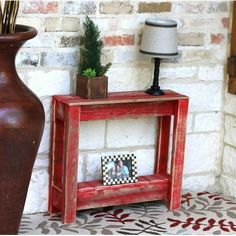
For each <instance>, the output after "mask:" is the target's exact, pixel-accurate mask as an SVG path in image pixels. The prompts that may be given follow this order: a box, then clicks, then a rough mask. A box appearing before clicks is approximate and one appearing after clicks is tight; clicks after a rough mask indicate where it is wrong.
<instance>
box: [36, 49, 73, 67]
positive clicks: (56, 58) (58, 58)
mask: <svg viewBox="0 0 236 236" xmlns="http://www.w3.org/2000/svg"><path fill="white" fill-rule="evenodd" d="M40 64H41V66H48V67H63V66H75V65H76V64H77V55H76V52H43V53H42V55H41V62H40Z"/></svg>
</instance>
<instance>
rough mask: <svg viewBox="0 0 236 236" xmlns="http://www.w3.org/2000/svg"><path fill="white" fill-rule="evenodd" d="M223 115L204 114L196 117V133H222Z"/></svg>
mask: <svg viewBox="0 0 236 236" xmlns="http://www.w3.org/2000/svg"><path fill="white" fill-rule="evenodd" d="M220 129H221V113H220V112H214V113H202V114H197V115H196V116H195V122H194V130H193V131H194V132H208V131H220Z"/></svg>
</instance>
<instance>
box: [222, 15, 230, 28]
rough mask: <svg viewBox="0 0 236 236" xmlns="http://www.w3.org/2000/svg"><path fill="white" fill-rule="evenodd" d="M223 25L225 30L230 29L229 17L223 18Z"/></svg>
mask: <svg viewBox="0 0 236 236" xmlns="http://www.w3.org/2000/svg"><path fill="white" fill-rule="evenodd" d="M221 23H222V26H223V28H229V18H228V17H224V18H222V19H221Z"/></svg>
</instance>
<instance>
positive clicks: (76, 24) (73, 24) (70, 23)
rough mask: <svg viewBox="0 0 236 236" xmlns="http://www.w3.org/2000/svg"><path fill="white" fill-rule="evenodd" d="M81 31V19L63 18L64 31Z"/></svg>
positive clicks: (62, 28) (62, 27)
mask: <svg viewBox="0 0 236 236" xmlns="http://www.w3.org/2000/svg"><path fill="white" fill-rule="evenodd" d="M79 29H80V19H79V18H77V17H63V18H62V23H61V30H62V31H69V32H77V31H79Z"/></svg>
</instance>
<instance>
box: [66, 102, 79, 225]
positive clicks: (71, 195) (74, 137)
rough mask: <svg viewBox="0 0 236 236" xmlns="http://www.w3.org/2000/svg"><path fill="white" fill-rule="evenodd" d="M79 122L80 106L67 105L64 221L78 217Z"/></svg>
mask: <svg viewBox="0 0 236 236" xmlns="http://www.w3.org/2000/svg"><path fill="white" fill-rule="evenodd" d="M79 123H80V107H79V106H74V107H73V106H71V107H70V106H67V107H66V109H65V132H64V140H65V148H64V153H63V156H64V158H63V167H62V168H63V176H62V210H61V212H62V222H63V223H73V222H75V219H76V203H77V168H78V139H79Z"/></svg>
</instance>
